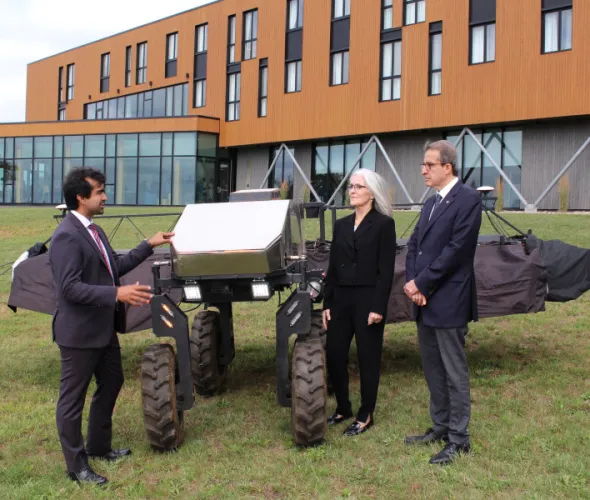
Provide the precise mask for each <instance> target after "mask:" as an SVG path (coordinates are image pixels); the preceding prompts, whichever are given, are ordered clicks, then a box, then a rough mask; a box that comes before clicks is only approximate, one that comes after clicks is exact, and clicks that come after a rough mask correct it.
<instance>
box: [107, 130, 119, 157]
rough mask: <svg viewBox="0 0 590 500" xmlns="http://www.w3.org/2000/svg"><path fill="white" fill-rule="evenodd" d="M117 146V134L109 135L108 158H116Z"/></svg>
mask: <svg viewBox="0 0 590 500" xmlns="http://www.w3.org/2000/svg"><path fill="white" fill-rule="evenodd" d="M116 144H117V136H116V135H115V134H110V135H107V156H115V146H116Z"/></svg>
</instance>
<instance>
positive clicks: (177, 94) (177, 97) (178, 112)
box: [174, 85, 182, 116]
mask: <svg viewBox="0 0 590 500" xmlns="http://www.w3.org/2000/svg"><path fill="white" fill-rule="evenodd" d="M174 116H182V85H175V86H174Z"/></svg>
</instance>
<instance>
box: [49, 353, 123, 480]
mask: <svg viewBox="0 0 590 500" xmlns="http://www.w3.org/2000/svg"><path fill="white" fill-rule="evenodd" d="M59 350H60V353H61V379H60V386H59V399H58V401H57V410H56V421H57V430H58V433H59V440H60V442H61V447H62V450H63V454H64V457H65V460H66V465H67V468H68V472H79V471H81V470H82V469H85V468H86V467H88V457H87V455H86V452H87V451H88V453H91V454H96V455H102V454H105V453H107V452H109V451H111V438H112V415H113V409H114V407H115V402H116V401H117V396H118V395H119V391H120V390H121V387H122V385H123V368H122V365H121V349H120V347H119V345H118V343H116V344H113V343H111V344H110V345H108V346H106V347H103V348H100V349H73V348H69V347H63V346H59ZM93 375H94V376H95V377H96V385H97V387H96V392H95V393H94V396H93V397H92V403H91V405H90V413H89V416H88V433H87V447H86V449H85V448H84V440H83V437H82V411H83V409H84V402H85V399H86V392H87V391H88V386H89V384H90V381H91V379H92V376H93Z"/></svg>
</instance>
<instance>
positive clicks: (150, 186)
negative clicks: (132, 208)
mask: <svg viewBox="0 0 590 500" xmlns="http://www.w3.org/2000/svg"><path fill="white" fill-rule="evenodd" d="M142 135H143V134H142ZM155 135H159V134H155ZM138 188H139V189H138V192H137V202H138V204H139V205H159V203H160V158H140V159H139V186H138Z"/></svg>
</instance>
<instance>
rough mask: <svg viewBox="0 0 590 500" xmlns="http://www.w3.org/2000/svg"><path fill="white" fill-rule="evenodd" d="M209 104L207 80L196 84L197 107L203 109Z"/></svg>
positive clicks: (198, 81)
mask: <svg viewBox="0 0 590 500" xmlns="http://www.w3.org/2000/svg"><path fill="white" fill-rule="evenodd" d="M206 103H207V80H197V81H196V82H195V107H196V108H202V107H204V106H205V105H206Z"/></svg>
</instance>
